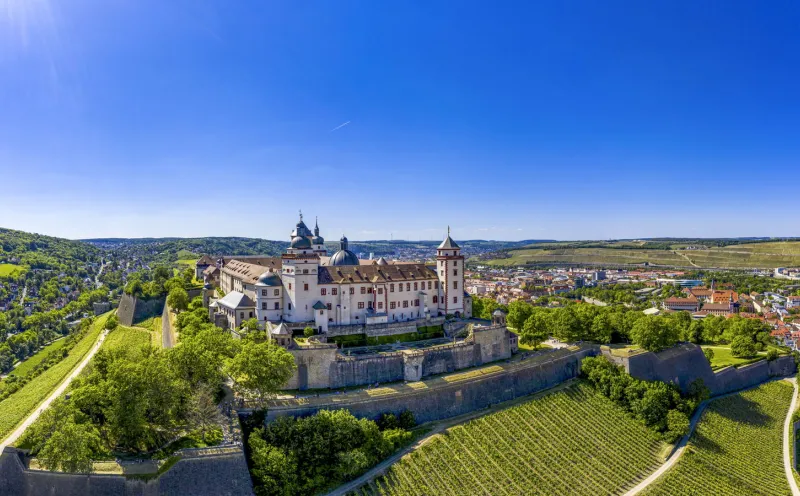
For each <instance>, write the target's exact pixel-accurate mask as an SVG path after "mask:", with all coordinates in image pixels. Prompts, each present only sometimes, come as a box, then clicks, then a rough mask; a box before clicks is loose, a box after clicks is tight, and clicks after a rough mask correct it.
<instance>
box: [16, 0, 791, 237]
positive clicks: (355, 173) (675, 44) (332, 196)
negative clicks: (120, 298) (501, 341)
mask: <svg viewBox="0 0 800 496" xmlns="http://www.w3.org/2000/svg"><path fill="white" fill-rule="evenodd" d="M5 7H6V11H7V12H6V13H7V15H5V16H4V17H2V18H0V92H2V93H3V94H4V95H14V98H7V99H4V102H3V104H2V105H3V106H2V112H0V177H2V178H3V182H4V185H5V187H4V190H3V194H2V195H0V226H1V227H6V228H12V229H18V230H23V231H29V232H39V233H42V234H47V235H53V236H60V237H66V238H71V239H85V238H102V237H202V236H242V237H255V238H262V239H272V240H282V239H286V237H287V235H288V233H287V232H286V226H287V222H293V221H294V220H295V218H296V212H297V210H298V209H303V211H304V212H306V213H307V215H308V216H315V215H316V216H319V218H320V228H321V229H322V231H323V233H325V236H326V238H327V239H329V240H334V239H338V238H339V236H341V234H343V233H344V234H346V235H347V236H348V238H350V239H352V240H380V239H389V238H390V235H391V236H392V237H394V239H407V240H439V239H441V238H442V237H443V235H444V232H445V230H446V226H447V225H448V224H450V225H451V226H452V231H453V236H454V238H456V239H464V240H467V239H489V240H512V241H513V240H524V239H558V240H579V239H584V240H586V239H623V238H624V239H635V238H652V237H687V238H690V237H703V238H713V237H762V236H766V237H770V236H775V237H791V236H795V235H797V234H798V227H800V222H799V221H798V220H797V219H796V217H795V216H792V215H789V214H788V213H789V212H791V210H792V208H794V207H795V203H796V202H795V201H794V195H793V193H792V190H793V188H794V187H795V186H794V185H796V184H798V181H800V167H797V163H798V159H800V143H798V141H797V139H796V136H798V135H799V134H800V120H798V118H797V117H798V116H800V102H798V101H796V99H792V98H790V95H792V94H793V93H794V86H795V82H796V80H797V77H798V75H800V69H798V68H799V67H800V64H798V63H797V62H798V55H797V54H798V53H800V50H798V48H800V35H798V33H796V30H795V28H794V26H795V25H796V21H797V20H798V19H800V12H799V11H798V7H797V6H796V5H794V4H792V3H789V2H784V3H780V2H776V3H768V4H747V3H729V4H726V5H725V8H724V9H723V8H722V7H717V6H714V5H696V4H690V3H667V2H662V3H654V4H647V5H643V4H639V3H636V2H610V3H607V4H603V5H602V6H601V5H596V4H593V3H591V2H575V3H570V4H568V5H567V4H563V5H562V4H557V5H529V4H527V3H516V4H508V5H504V6H502V7H495V8H492V9H489V8H487V6H486V5H484V4H481V3H478V2H475V3H465V4H463V5H460V6H459V8H458V9H453V8H451V6H449V5H446V4H433V5H425V4H414V3H405V4H402V5H393V6H387V5H376V4H372V3H369V2H345V3H335V4H334V3H333V2H317V3H314V4H313V5H295V4H293V3H274V4H271V5H258V4H252V5H225V4H223V3H221V2H217V1H208V2H188V1H178V2H171V3H170V4H169V5H166V4H163V3H160V2H154V1H149V0H148V1H142V2H136V3H134V4H98V5H90V4H89V3H84V2H62V3H58V4H56V3H55V2H48V1H39V2H22V1H18V0H9V1H7V2H6V4H5ZM307 218H310V217H307ZM289 225H291V224H289Z"/></svg>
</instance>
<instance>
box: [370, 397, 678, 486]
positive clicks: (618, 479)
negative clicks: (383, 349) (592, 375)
mask: <svg viewBox="0 0 800 496" xmlns="http://www.w3.org/2000/svg"><path fill="white" fill-rule="evenodd" d="M663 446H664V444H663V443H662V442H661V441H659V440H658V439H657V438H656V436H655V435H654V434H653V433H652V432H651V431H649V430H648V429H647V428H646V427H645V426H644V425H643V424H642V423H641V422H639V421H637V420H635V419H633V418H631V417H629V416H627V415H626V414H625V413H624V411H623V410H622V409H620V408H619V407H617V406H615V405H614V404H613V403H612V402H611V401H609V400H608V399H606V398H605V397H603V396H602V395H600V394H598V393H596V392H595V391H594V390H593V389H592V388H591V387H590V386H588V385H586V384H583V383H578V384H576V385H573V386H570V387H568V388H566V389H563V390H561V391H558V392H555V393H552V394H548V395H546V396H543V397H541V398H537V399H535V400H532V401H529V402H527V403H524V404H521V405H518V406H514V407H511V408H508V409H506V410H502V411H500V412H498V413H495V414H491V415H486V416H484V417H481V418H479V419H476V420H473V421H471V422H468V423H467V424H464V425H463V426H458V427H455V428H453V429H450V430H449V431H448V432H447V433H446V434H444V435H441V436H437V437H436V438H434V439H432V440H431V441H430V442H428V443H427V444H425V445H424V446H422V447H421V448H419V449H417V450H415V451H413V452H411V453H410V454H409V455H407V456H405V457H403V459H402V460H401V461H400V462H398V463H396V464H395V465H393V466H392V467H391V468H390V469H389V470H388V471H387V472H386V474H385V475H384V476H382V477H380V478H378V479H376V480H374V481H372V482H371V483H370V484H368V485H366V486H363V487H362V488H360V489H359V490H358V491H356V494H361V495H375V494H382V495H383V494H386V495H412V494H413V495H432V494H450V495H461V494H463V495H473V494H492V495H495V494H498V495H504V494H505V495H516V494H542V495H551V494H571V495H581V494H587V495H588V494H591V495H597V494H617V493H621V492H623V490H625V489H627V488H630V487H632V486H634V485H635V484H636V483H637V482H638V481H640V480H641V479H642V478H644V477H646V476H647V475H648V474H649V473H650V472H652V471H653V470H655V468H656V467H657V466H658V465H659V463H660V462H661V460H660V459H659V451H660V450H661V449H662V447H663Z"/></svg>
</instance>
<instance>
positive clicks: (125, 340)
mask: <svg viewBox="0 0 800 496" xmlns="http://www.w3.org/2000/svg"><path fill="white" fill-rule="evenodd" d="M150 335H151V332H150V331H149V330H147V329H143V328H138V327H125V326H122V325H121V326H118V327H117V328H116V329H114V331H112V332H111V333H110V334H109V335H108V337H107V338H106V340H105V341H104V342H103V346H102V349H105V350H118V349H121V350H125V352H126V353H138V352H139V351H140V350H141V349H142V346H144V345H146V344H150Z"/></svg>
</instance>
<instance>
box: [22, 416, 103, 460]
mask: <svg viewBox="0 0 800 496" xmlns="http://www.w3.org/2000/svg"><path fill="white" fill-rule="evenodd" d="M100 446H101V440H100V435H99V433H98V432H97V429H96V428H95V427H94V426H93V425H92V424H89V423H86V424H77V423H75V420H74V419H73V418H71V417H68V418H67V419H66V422H64V423H62V424H60V425H59V426H58V428H57V430H56V431H55V432H53V434H52V435H51V436H50V438H49V439H48V440H47V441H46V442H45V444H44V447H43V448H42V449H41V451H39V453H38V458H39V460H40V462H41V464H42V466H43V467H44V468H46V469H48V470H63V471H64V472H83V473H88V472H91V471H92V457H93V455H94V454H95V453H96V452H97V451H98V450H99V449H100Z"/></svg>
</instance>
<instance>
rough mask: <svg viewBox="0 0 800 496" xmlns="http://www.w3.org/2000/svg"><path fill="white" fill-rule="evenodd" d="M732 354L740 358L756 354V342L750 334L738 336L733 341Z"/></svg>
mask: <svg viewBox="0 0 800 496" xmlns="http://www.w3.org/2000/svg"><path fill="white" fill-rule="evenodd" d="M731 355H733V356H735V357H739V358H750V357H754V356H756V344H755V343H754V342H753V340H752V339H751V338H750V337H749V336H744V335H740V336H736V337H735V338H733V340H732V341H731Z"/></svg>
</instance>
